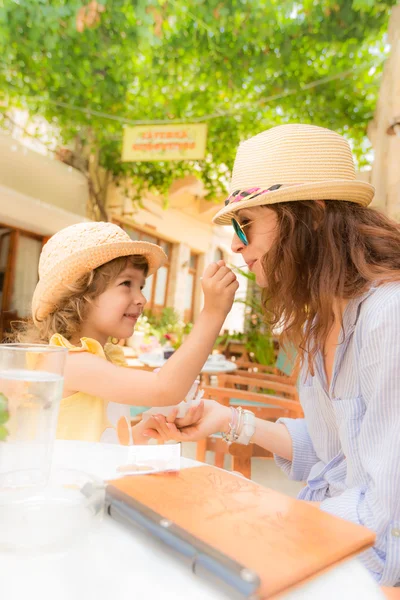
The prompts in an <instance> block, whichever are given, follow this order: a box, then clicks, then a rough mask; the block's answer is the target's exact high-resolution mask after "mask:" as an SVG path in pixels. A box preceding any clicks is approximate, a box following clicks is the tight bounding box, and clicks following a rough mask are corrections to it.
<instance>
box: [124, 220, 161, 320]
mask: <svg viewBox="0 0 400 600" xmlns="http://www.w3.org/2000/svg"><path fill="white" fill-rule="evenodd" d="M121 227H123V229H124V230H125V231H126V233H127V234H128V235H129V237H130V238H131V240H135V241H136V240H137V241H140V242H150V243H151V244H157V245H158V246H161V248H162V249H163V250H164V252H165V254H166V255H167V257H168V261H167V263H166V264H165V265H164V266H162V267H160V268H159V269H158V271H157V272H156V273H154V275H151V276H150V277H148V278H147V279H146V285H145V287H144V290H143V294H144V295H145V297H146V299H147V304H146V309H150V310H151V311H153V312H155V313H157V312H161V310H162V309H163V308H164V307H165V306H166V305H167V292H168V281H169V269H170V261H171V252H172V244H171V243H170V242H166V241H165V240H161V239H160V238H157V237H156V236H152V235H149V234H147V233H145V232H143V231H140V230H139V229H135V228H133V227H128V226H126V225H121Z"/></svg>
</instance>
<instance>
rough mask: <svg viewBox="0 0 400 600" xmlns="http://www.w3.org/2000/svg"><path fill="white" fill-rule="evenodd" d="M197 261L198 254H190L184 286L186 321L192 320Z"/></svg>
mask: <svg viewBox="0 0 400 600" xmlns="http://www.w3.org/2000/svg"><path fill="white" fill-rule="evenodd" d="M198 262H199V257H198V254H193V253H191V254H190V260H189V269H188V274H187V277H186V288H185V312H184V319H185V322H186V323H189V322H190V321H193V317H194V314H193V313H194V299H195V294H196V278H197V266H198Z"/></svg>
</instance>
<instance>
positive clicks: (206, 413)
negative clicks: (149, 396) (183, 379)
mask: <svg viewBox="0 0 400 600" xmlns="http://www.w3.org/2000/svg"><path fill="white" fill-rule="evenodd" d="M200 404H203V405H204V406H203V412H202V414H201V415H200V416H198V415H197V414H194V415H191V416H190V417H189V412H190V411H188V414H187V415H186V416H185V417H184V418H183V419H176V420H175V422H172V420H171V419H172V416H173V415H172V414H171V415H170V416H169V417H168V420H167V419H165V417H163V416H162V415H159V416H157V422H158V427H157V428H156V429H146V430H145V432H144V435H145V436H149V437H153V438H155V439H157V440H175V441H177V442H196V441H198V440H202V439H204V438H206V437H208V436H209V435H212V434H213V433H217V432H218V431H223V432H227V431H228V430H229V422H230V419H231V410H230V409H229V407H227V406H223V405H222V404H219V403H218V402H215V401H214V400H203V402H202V403H200ZM200 404H199V406H200ZM193 417H196V420H195V419H194V418H193ZM188 418H190V419H191V422H188ZM164 436H165V437H164Z"/></svg>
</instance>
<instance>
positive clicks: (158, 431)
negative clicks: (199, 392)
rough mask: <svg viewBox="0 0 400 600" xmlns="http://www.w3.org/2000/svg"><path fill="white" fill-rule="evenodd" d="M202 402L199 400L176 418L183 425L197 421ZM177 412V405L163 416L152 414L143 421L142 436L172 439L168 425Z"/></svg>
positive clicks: (201, 414) (200, 414)
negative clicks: (179, 417)
mask: <svg viewBox="0 0 400 600" xmlns="http://www.w3.org/2000/svg"><path fill="white" fill-rule="evenodd" d="M203 412H204V402H203V401H201V402H199V404H197V405H196V406H191V407H190V408H189V410H188V411H187V413H186V415H185V416H184V417H182V418H181V419H178V420H179V421H180V422H181V423H182V426H183V427H186V426H189V425H191V424H193V423H197V421H199V420H200V419H201V417H202V416H203ZM177 414H178V407H177V408H174V410H173V411H172V412H171V413H170V414H169V415H168V417H165V416H164V415H154V416H153V417H151V418H150V419H148V420H147V421H146V422H145V429H144V431H143V436H144V437H147V438H149V437H150V438H154V439H156V440H158V441H163V442H167V441H169V440H173V439H174V437H172V436H171V432H170V430H169V425H170V424H171V423H173V422H174V421H175V420H176V415H177Z"/></svg>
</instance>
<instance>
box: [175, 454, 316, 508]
mask: <svg viewBox="0 0 400 600" xmlns="http://www.w3.org/2000/svg"><path fill="white" fill-rule="evenodd" d="M182 455H183V456H185V457H186V458H193V459H194V458H195V455H196V444H195V443H194V442H187V443H185V444H182ZM207 461H208V462H209V463H210V464H213V462H212V461H213V454H212V453H208V456H207ZM225 467H228V468H229V469H230V465H229V457H226V464H225ZM251 475H252V477H251V478H252V480H253V481H256V482H257V483H260V484H261V485H265V486H266V487H269V488H272V489H274V490H277V491H278V492H282V493H284V494H288V495H289V496H297V493H298V492H299V490H300V489H301V488H302V487H303V485H304V484H302V483H299V482H297V481H290V480H289V479H288V478H287V477H286V475H285V474H284V473H282V471H281V470H280V469H279V468H278V467H277V466H276V464H275V462H274V461H273V460H269V459H262V458H253V459H252V461H251Z"/></svg>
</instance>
